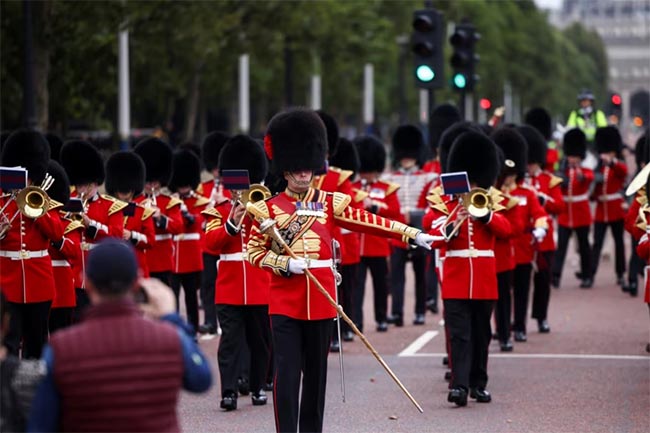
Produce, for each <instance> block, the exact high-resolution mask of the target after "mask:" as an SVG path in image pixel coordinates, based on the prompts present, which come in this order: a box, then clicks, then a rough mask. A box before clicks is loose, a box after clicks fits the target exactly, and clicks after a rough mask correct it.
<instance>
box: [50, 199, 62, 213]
mask: <svg viewBox="0 0 650 433" xmlns="http://www.w3.org/2000/svg"><path fill="white" fill-rule="evenodd" d="M60 207H63V203H60V202H58V201H56V200H53V199H50V203H49V205H48V206H47V210H48V212H49V211H51V210H52V209H58V208H60Z"/></svg>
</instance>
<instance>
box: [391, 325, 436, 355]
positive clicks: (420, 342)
mask: <svg viewBox="0 0 650 433" xmlns="http://www.w3.org/2000/svg"><path fill="white" fill-rule="evenodd" d="M438 334H439V332H438V331H426V332H425V333H424V334H422V335H420V336H419V337H418V338H417V339H416V340H415V341H414V342H413V343H411V344H409V345H408V347H407V348H406V349H404V350H402V351H401V352H400V353H399V355H397V356H418V351H419V350H420V349H422V348H423V347H424V346H425V345H426V344H427V343H428V342H429V341H431V340H433V339H434V337H435V336H436V335H438Z"/></svg>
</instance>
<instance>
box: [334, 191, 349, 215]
mask: <svg viewBox="0 0 650 433" xmlns="http://www.w3.org/2000/svg"><path fill="white" fill-rule="evenodd" d="M331 194H332V207H333V209H332V210H333V211H334V215H341V214H342V213H343V211H344V210H345V208H346V207H347V206H348V205H349V204H350V202H351V201H352V197H350V196H349V195H347V194H343V193H342V192H333V193H331Z"/></svg>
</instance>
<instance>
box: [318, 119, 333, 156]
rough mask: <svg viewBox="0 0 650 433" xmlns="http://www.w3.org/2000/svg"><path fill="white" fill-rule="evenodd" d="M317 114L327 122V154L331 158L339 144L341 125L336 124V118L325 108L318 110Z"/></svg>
mask: <svg viewBox="0 0 650 433" xmlns="http://www.w3.org/2000/svg"><path fill="white" fill-rule="evenodd" d="M316 114H318V117H320V120H322V121H323V123H324V124H325V129H326V130H327V156H329V157H330V158H331V157H332V156H334V154H335V153H336V149H337V148H338V145H339V126H338V125H337V124H336V120H334V118H333V117H332V116H330V115H329V114H327V113H326V112H324V111H323V110H317V111H316Z"/></svg>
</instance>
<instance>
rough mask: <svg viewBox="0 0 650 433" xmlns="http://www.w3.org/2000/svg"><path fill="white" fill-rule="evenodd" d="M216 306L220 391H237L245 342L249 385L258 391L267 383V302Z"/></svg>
mask: <svg viewBox="0 0 650 433" xmlns="http://www.w3.org/2000/svg"><path fill="white" fill-rule="evenodd" d="M216 307H217V311H218V314H219V320H220V323H221V332H222V334H221V339H220V341H219V350H218V353H217V358H218V361H219V374H220V377H221V395H222V396H225V395H227V394H229V393H233V394H235V395H236V394H237V378H238V377H239V375H240V369H241V368H240V367H241V362H240V359H241V352H242V349H243V348H244V347H245V346H248V349H249V350H250V357H249V358H248V359H249V360H250V366H249V371H250V376H249V383H250V388H251V391H253V392H257V391H259V390H260V389H262V387H263V386H264V384H265V383H266V373H267V370H268V368H269V353H270V346H271V333H270V329H269V309H268V306H266V305H225V304H219V305H217V306H216Z"/></svg>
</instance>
